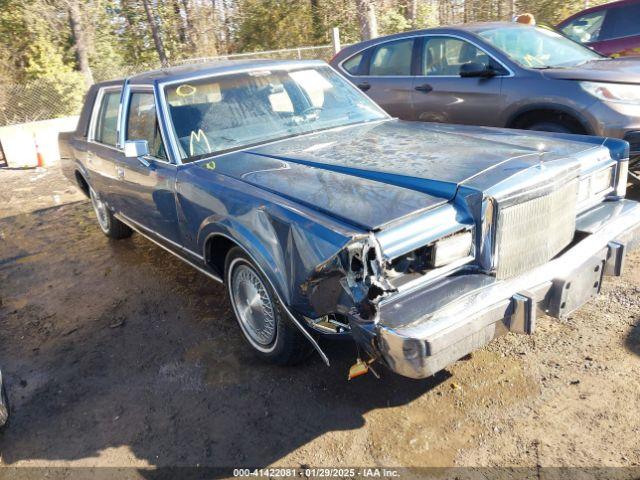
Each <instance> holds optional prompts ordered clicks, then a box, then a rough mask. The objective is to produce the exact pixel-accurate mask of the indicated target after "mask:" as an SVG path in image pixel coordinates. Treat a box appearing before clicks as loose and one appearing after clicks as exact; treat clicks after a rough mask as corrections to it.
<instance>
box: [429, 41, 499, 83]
mask: <svg viewBox="0 0 640 480" xmlns="http://www.w3.org/2000/svg"><path fill="white" fill-rule="evenodd" d="M471 62H473V63H480V64H482V65H485V66H489V65H490V64H491V60H490V58H489V56H488V55H487V54H486V53H484V52H483V51H482V50H480V49H479V48H477V47H476V46H474V45H472V44H471V43H469V42H466V41H464V40H460V39H458V38H451V37H432V38H426V39H425V44H424V49H423V52H422V66H423V72H424V74H425V75H430V76H445V75H446V76H456V75H459V74H460V66H461V65H463V64H465V63H471Z"/></svg>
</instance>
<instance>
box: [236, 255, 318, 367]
mask: <svg viewBox="0 0 640 480" xmlns="http://www.w3.org/2000/svg"><path fill="white" fill-rule="evenodd" d="M225 263H226V264H225V283H226V285H227V290H228V292H229V299H230V301H231V305H232V307H233V311H234V313H235V316H236V320H237V321H238V325H239V326H240V330H241V331H242V334H243V335H244V338H245V340H246V341H247V342H248V343H249V345H251V347H252V348H253V350H254V352H255V353H256V354H257V355H258V356H259V357H260V358H261V359H263V360H265V361H267V362H270V363H275V364H278V365H294V364H296V363H299V362H301V361H302V360H304V359H305V358H306V357H307V356H309V353H310V352H311V350H312V347H311V344H310V343H309V341H308V340H307V339H306V338H304V336H303V335H302V333H301V332H300V331H299V330H298V328H297V327H296V326H295V325H293V323H292V322H291V321H290V320H289V318H288V317H287V316H286V313H285V312H283V310H282V307H281V305H280V304H279V303H278V299H277V296H276V295H275V292H274V291H273V289H272V288H271V285H270V284H269V282H268V281H267V279H265V278H264V276H263V275H262V273H261V272H260V270H259V269H258V268H257V267H256V266H255V265H254V264H253V262H252V261H251V259H250V258H249V257H248V256H247V255H246V254H245V253H244V252H243V251H242V249H240V248H238V247H235V248H232V249H231V250H230V251H229V253H228V255H227V259H226V262H225Z"/></svg>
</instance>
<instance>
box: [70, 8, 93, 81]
mask: <svg viewBox="0 0 640 480" xmlns="http://www.w3.org/2000/svg"><path fill="white" fill-rule="evenodd" d="M69 23H70V24H71V33H72V35H73V47H74V50H75V51H76V58H77V59H78V66H79V67H80V71H81V72H82V74H83V75H84V81H85V83H86V84H87V87H89V86H91V85H92V84H93V73H92V72H91V66H90V65H89V53H88V52H89V48H88V45H87V37H86V35H85V31H84V28H83V26H82V15H81V14H80V4H79V3H78V0H71V2H69Z"/></svg>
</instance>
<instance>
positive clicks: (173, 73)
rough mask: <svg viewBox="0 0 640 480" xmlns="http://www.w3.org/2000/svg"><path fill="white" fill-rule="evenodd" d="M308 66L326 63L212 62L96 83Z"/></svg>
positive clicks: (150, 81) (149, 81)
mask: <svg viewBox="0 0 640 480" xmlns="http://www.w3.org/2000/svg"><path fill="white" fill-rule="evenodd" d="M305 65H307V66H323V65H326V62H324V61H322V60H270V59H262V58H259V59H251V60H249V59H247V60H216V61H210V62H193V63H187V64H184V65H178V66H175V67H167V68H160V69H157V70H150V71H147V72H142V73H138V74H136V75H133V76H131V77H129V78H119V79H115V80H108V81H105V82H99V83H96V84H95V85H94V86H95V87H98V88H100V87H107V86H112V85H118V84H122V83H124V81H125V80H128V81H129V83H131V84H132V85H152V84H153V83H155V82H156V81H161V82H165V81H171V80H182V79H185V78H190V77H195V76H198V77H199V76H207V75H216V74H222V73H232V72H241V71H248V70H253V69H256V68H279V69H282V68H284V69H289V68H297V67H304V66H305Z"/></svg>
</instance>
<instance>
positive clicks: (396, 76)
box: [338, 33, 515, 78]
mask: <svg viewBox="0 0 640 480" xmlns="http://www.w3.org/2000/svg"><path fill="white" fill-rule="evenodd" d="M426 37H449V38H455V39H457V40H463V41H465V42H469V43H470V44H471V45H473V46H474V47H476V48H477V49H478V50H481V51H482V52H484V53H485V54H486V55H487V57H489V58H490V59H492V60H493V61H495V62H496V63H498V64H499V65H500V66H502V68H504V69H505V70H506V71H507V72H509V74H508V75H496V77H499V78H511V77H515V73H514V71H513V69H511V68H509V66H507V65H505V63H504V62H502V61H501V60H498V59H497V58H495V56H493V55H492V54H490V53H489V52H487V51H486V49H485V48H484V47H482V46H480V45H478V43H477V42H475V41H474V40H471V39H469V38H467V37H463V36H461V35H456V34H455V33H422V34H413V35H407V36H403V37H396V38H393V39H390V40H386V41H384V42H380V43H375V44H373V45H368V46H366V47H363V48H361V49H360V50H357V51H356V52H354V53H353V54H352V55H350V56H349V57H347V58H345V59H344V60H342V61H341V62H340V63H338V67H340V70H341V71H343V72H344V73H346V74H347V75H349V76H350V77H354V78H424V77H429V78H462V77H460V75H353V74H351V73H349V72H347V71H346V70H345V68H344V67H343V66H342V64H343V63H344V62H346V61H347V60H350V59H351V58H353V57H355V56H356V55H358V54H359V53H362V52H364V51H365V50H368V49H369V48H377V47H378V46H380V45H384V44H385V43H389V42H395V41H397V40H406V39H409V38H426ZM414 46H415V45H414ZM421 60H422V59H421Z"/></svg>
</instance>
